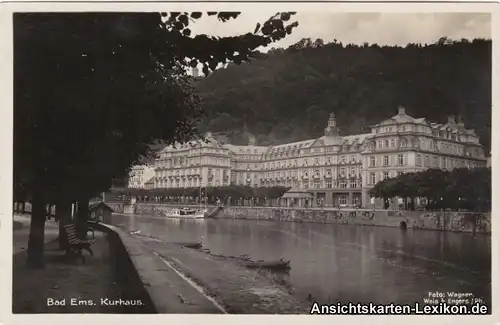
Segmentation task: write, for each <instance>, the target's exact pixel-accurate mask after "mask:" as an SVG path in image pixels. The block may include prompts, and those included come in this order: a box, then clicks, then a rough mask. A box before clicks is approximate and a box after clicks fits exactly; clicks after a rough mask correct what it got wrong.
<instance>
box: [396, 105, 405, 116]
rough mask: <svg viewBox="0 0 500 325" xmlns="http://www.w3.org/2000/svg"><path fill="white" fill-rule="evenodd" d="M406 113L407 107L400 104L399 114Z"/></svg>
mask: <svg viewBox="0 0 500 325" xmlns="http://www.w3.org/2000/svg"><path fill="white" fill-rule="evenodd" d="M405 114H406V111H405V107H404V106H399V107H398V115H405Z"/></svg>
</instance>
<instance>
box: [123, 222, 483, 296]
mask: <svg viewBox="0 0 500 325" xmlns="http://www.w3.org/2000/svg"><path fill="white" fill-rule="evenodd" d="M113 220H114V223H115V224H119V225H120V226H121V227H123V228H125V229H127V230H141V233H142V234H147V235H151V236H157V237H158V238H159V239H161V240H165V241H198V240H199V239H200V238H202V237H203V243H204V247H205V248H208V249H210V251H211V252H212V253H214V254H221V255H232V256H238V255H243V254H248V255H249V256H250V257H251V258H252V259H254V260H259V259H261V260H276V259H279V258H284V259H285V260H291V267H292V269H291V272H290V274H289V275H286V277H284V278H282V279H276V281H278V282H280V281H281V282H283V283H286V284H289V285H290V286H291V287H293V290H294V292H295V294H296V295H299V296H301V297H307V296H308V295H309V294H310V295H311V296H312V298H313V299H314V300H316V301H319V302H327V301H337V300H340V301H346V302H347V301H352V302H370V301H372V302H381V303H389V302H398V303H412V302H416V301H418V302H422V299H423V298H424V297H426V296H427V294H428V292H431V291H436V290H438V291H441V292H472V293H474V294H475V295H477V296H479V297H482V298H483V299H486V300H487V301H490V300H491V299H490V296H491V290H490V283H491V271H490V270H491V238H490V237H489V236H483V235H480V236H477V237H476V238H473V237H472V236H471V235H470V234H460V233H442V232H437V231H427V230H419V231H412V230H408V231H406V232H402V231H400V230H399V229H397V228H384V227H356V226H348V225H323V224H307V223H300V224H299V223H275V222H269V221H251V220H213V219H208V220H187V219H165V218H161V217H150V216H136V217H124V216H113Z"/></svg>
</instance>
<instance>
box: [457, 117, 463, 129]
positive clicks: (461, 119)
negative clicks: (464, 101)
mask: <svg viewBox="0 0 500 325" xmlns="http://www.w3.org/2000/svg"><path fill="white" fill-rule="evenodd" d="M457 125H458V126H460V127H465V123H464V120H463V118H462V116H461V115H458V116H457Z"/></svg>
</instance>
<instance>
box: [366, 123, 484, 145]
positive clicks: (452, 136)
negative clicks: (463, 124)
mask: <svg viewBox="0 0 500 325" xmlns="http://www.w3.org/2000/svg"><path fill="white" fill-rule="evenodd" d="M372 131H373V132H374V133H391V132H419V133H426V134H431V135H432V136H434V137H436V138H444V139H448V140H452V141H464V142H465V141H474V139H475V137H473V136H469V135H466V134H463V133H461V132H460V131H458V130H456V131H455V132H451V131H448V130H436V129H431V128H430V127H427V126H424V125H399V126H382V127H376V128H373V129H372Z"/></svg>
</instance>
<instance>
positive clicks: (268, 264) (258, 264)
mask: <svg viewBox="0 0 500 325" xmlns="http://www.w3.org/2000/svg"><path fill="white" fill-rule="evenodd" d="M245 266H246V267H248V268H251V269H270V270H289V269H290V268H291V266H290V261H285V260H283V258H281V259H280V260H278V261H263V260H258V261H247V262H245Z"/></svg>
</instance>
